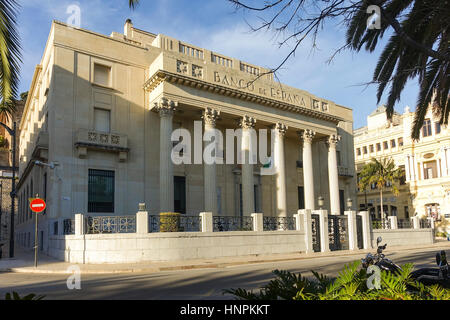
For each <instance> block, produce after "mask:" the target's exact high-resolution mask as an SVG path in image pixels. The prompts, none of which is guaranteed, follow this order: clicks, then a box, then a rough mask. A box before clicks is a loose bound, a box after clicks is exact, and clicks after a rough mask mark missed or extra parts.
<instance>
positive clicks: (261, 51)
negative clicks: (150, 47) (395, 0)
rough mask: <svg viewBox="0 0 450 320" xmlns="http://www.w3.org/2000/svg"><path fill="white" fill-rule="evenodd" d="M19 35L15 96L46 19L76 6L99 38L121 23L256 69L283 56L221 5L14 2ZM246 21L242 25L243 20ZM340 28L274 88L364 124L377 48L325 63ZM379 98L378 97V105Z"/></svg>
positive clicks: (372, 104) (303, 54)
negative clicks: (343, 111) (299, 92)
mask: <svg viewBox="0 0 450 320" xmlns="http://www.w3.org/2000/svg"><path fill="white" fill-rule="evenodd" d="M19 3H20V4H21V6H22V8H21V10H20V16H19V21H18V25H19V32H20V35H21V39H22V47H23V65H22V72H21V83H20V92H23V91H27V90H28V89H29V86H30V82H31V78H32V76H33V72H34V68H35V66H36V65H37V64H39V62H40V59H41V56H42V53H43V51H44V47H45V44H46V41H47V37H48V33H49V31H50V25H51V21H52V20H53V19H56V20H60V21H63V22H66V21H67V20H68V18H69V15H70V14H68V13H67V8H68V7H69V6H70V5H72V4H76V5H78V6H79V7H80V9H81V27H82V28H85V29H89V30H92V31H95V32H98V33H102V34H105V35H110V34H111V32H112V31H116V32H121V33H122V32H123V25H124V22H125V20H126V19H127V18H131V19H132V21H133V24H134V26H135V27H136V28H139V29H143V30H146V31H150V32H153V33H156V34H158V33H162V34H166V35H168V36H172V37H174V38H177V39H180V40H183V41H186V42H188V43H191V44H194V45H197V46H200V47H204V48H206V49H209V50H212V51H216V52H219V53H222V54H225V55H227V56H231V57H235V58H238V59H241V60H243V61H246V62H249V63H252V64H256V65H260V66H263V67H276V66H277V65H278V64H279V63H280V62H281V61H282V59H283V58H284V57H285V55H286V54H287V53H288V52H289V51H290V49H289V48H288V47H285V48H279V47H278V45H277V39H276V38H275V37H274V34H272V33H270V32H266V31H261V32H258V33H256V34H255V33H252V32H250V29H249V27H248V25H247V22H250V23H251V24H255V23H256V16H255V15H254V14H253V13H249V12H243V11H238V12H236V11H235V9H234V7H233V6H232V5H230V4H229V3H228V2H227V1H225V0H141V4H140V5H139V6H138V8H137V9H136V10H135V11H131V10H129V9H128V0H80V1H66V0H19ZM246 21H247V22H246ZM344 35H345V33H344V31H343V30H342V29H340V28H339V27H337V26H334V25H329V26H326V27H325V28H324V29H323V31H322V32H321V34H320V35H319V38H318V48H317V49H316V50H314V51H312V50H311V46H310V43H305V44H304V45H303V46H302V47H301V48H299V49H298V51H297V53H296V55H295V57H293V58H291V59H290V60H289V61H288V62H287V63H286V64H285V65H284V69H283V70H281V71H280V72H279V73H278V74H277V75H278V78H279V80H280V81H281V82H282V83H285V84H287V85H290V86H293V87H297V88H299V89H303V90H306V91H308V92H311V93H313V94H315V95H317V96H320V97H323V98H326V99H329V100H332V101H334V102H336V103H338V104H341V105H344V106H347V107H350V108H352V109H353V117H354V128H355V129H356V128H359V127H362V126H364V125H366V117H367V115H369V114H370V113H371V112H372V111H373V110H374V109H375V108H376V106H377V105H376V86H374V85H371V86H369V87H366V86H365V85H362V84H364V83H366V82H368V81H370V80H371V78H372V73H373V69H374V66H375V64H376V62H377V59H378V55H379V52H380V50H378V51H375V52H374V53H372V54H369V53H366V52H360V53H357V54H356V53H352V52H349V51H345V52H343V53H340V54H338V55H337V56H336V57H335V58H334V60H333V62H332V63H331V64H327V62H326V61H327V60H328V58H329V57H330V56H331V55H332V53H333V52H334V50H335V49H337V48H339V47H340V46H341V45H342V44H343V41H344V39H345V38H344ZM417 93H418V86H417V82H415V81H414V82H410V83H409V84H408V85H407V87H406V89H405V90H404V92H403V94H402V100H401V101H400V102H399V103H398V104H397V106H396V110H397V111H399V112H403V109H404V107H405V106H406V105H408V106H410V107H411V109H412V110H414V109H415V101H416V99H417ZM383 101H385V100H384V99H383V100H382V103H383Z"/></svg>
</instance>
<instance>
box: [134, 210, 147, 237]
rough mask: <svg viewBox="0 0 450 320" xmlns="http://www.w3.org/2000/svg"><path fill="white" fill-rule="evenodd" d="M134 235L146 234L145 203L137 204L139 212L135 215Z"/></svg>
mask: <svg viewBox="0 0 450 320" xmlns="http://www.w3.org/2000/svg"><path fill="white" fill-rule="evenodd" d="M136 233H137V234H147V233H148V211H147V210H146V209H145V203H140V204H139V211H138V212H137V213H136Z"/></svg>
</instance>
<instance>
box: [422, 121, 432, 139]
mask: <svg viewBox="0 0 450 320" xmlns="http://www.w3.org/2000/svg"><path fill="white" fill-rule="evenodd" d="M422 135H423V136H424V137H428V136H431V121H430V119H425V120H424V122H423V127H422Z"/></svg>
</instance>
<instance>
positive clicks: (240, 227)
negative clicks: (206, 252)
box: [213, 216, 253, 232]
mask: <svg viewBox="0 0 450 320" xmlns="http://www.w3.org/2000/svg"><path fill="white" fill-rule="evenodd" d="M252 230H253V217H247V216H243V217H235V216H213V231H215V232H217V231H252Z"/></svg>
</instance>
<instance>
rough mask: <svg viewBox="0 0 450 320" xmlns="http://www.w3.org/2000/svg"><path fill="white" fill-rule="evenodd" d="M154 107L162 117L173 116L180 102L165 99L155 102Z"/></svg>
mask: <svg viewBox="0 0 450 320" xmlns="http://www.w3.org/2000/svg"><path fill="white" fill-rule="evenodd" d="M154 106H155V110H157V111H158V112H159V116H160V117H165V116H172V115H173V112H174V111H175V110H176V108H177V107H178V102H176V101H173V100H170V99H167V98H164V97H163V98H161V99H159V101H156V102H154Z"/></svg>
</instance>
